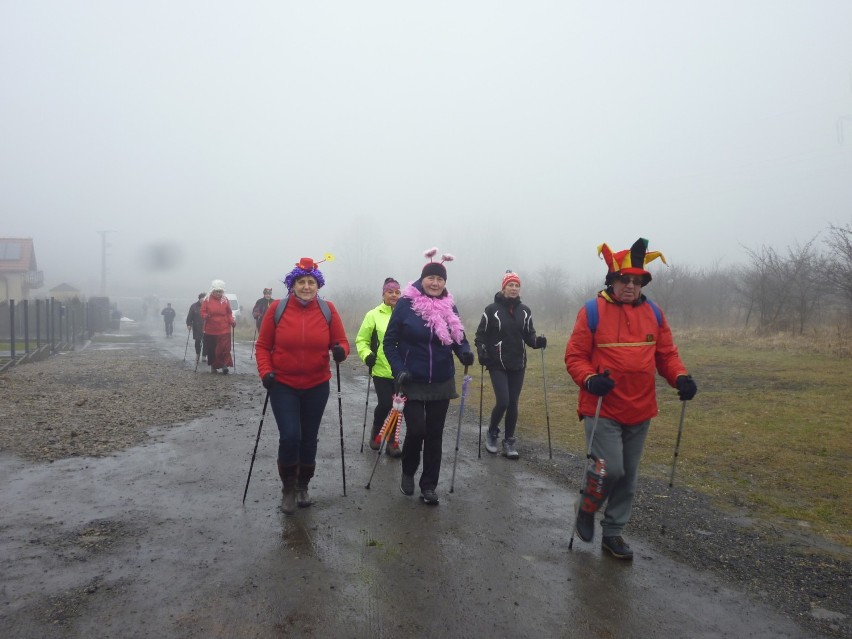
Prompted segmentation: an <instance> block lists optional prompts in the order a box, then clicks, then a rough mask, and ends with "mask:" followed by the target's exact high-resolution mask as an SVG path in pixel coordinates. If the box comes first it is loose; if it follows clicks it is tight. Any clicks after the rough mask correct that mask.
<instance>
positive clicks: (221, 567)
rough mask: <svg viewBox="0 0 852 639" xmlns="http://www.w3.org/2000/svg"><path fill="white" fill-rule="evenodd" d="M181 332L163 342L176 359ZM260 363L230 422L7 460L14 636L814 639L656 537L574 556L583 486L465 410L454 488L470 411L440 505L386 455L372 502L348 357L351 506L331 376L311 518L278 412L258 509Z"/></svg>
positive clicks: (3, 495) (9, 627)
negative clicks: (50, 458) (539, 468)
mask: <svg viewBox="0 0 852 639" xmlns="http://www.w3.org/2000/svg"><path fill="white" fill-rule="evenodd" d="M184 338H185V335H184V336H181V335H180V334H176V336H175V339H174V340H165V339H164V338H163V339H161V340H160V342H161V343H162V346H163V348H164V350H167V351H169V352H170V353H171V355H174V356H177V357H178V358H180V357H182V356H183V346H184V343H183V339H184ZM126 347H127V348H133V346H132V345H127V346H126ZM249 353H250V345H249V344H238V348H237V357H238V359H237V371H236V374H232V375H230V376H227V377H225V376H222V377H221V381H222V383H223V384H231V385H238V386H239V388H240V393H239V394H238V396H237V400H236V401H235V403H234V405H233V406H232V407H231V408H229V409H228V410H221V411H216V412H214V413H212V414H210V415H208V416H205V417H203V418H201V419H198V420H195V421H192V422H190V423H186V424H184V425H180V426H178V427H173V428H169V429H163V430H158V431H155V435H154V437H153V439H152V440H151V442H150V443H148V444H147V445H144V446H140V447H138V448H135V449H132V450H129V451H126V452H122V453H118V454H116V455H114V456H112V457H108V458H103V459H92V458H72V459H66V460H62V461H59V462H55V463H52V464H29V463H24V462H21V461H19V460H17V459H15V458H12V457H9V456H6V457H3V458H2V459H0V461H2V468H0V512H2V536H0V556H1V557H2V559H0V566H2V577H0V584H1V585H2V586H1V588H0V594H2V608H0V636H2V637H20V638H29V637H33V638H35V637H187V638H193V639H195V638H201V637H284V636H289V637H371V638H379V637H403V638H404V637H426V636H429V637H483V636H497V637H589V638H598V637H601V638H603V637H692V638H711V637H712V638H718V637H773V638H776V637H813V636H814V635H813V633H812V632H805V631H803V630H802V629H800V628H799V627H798V626H797V625H795V624H794V623H793V622H792V621H791V620H789V619H788V618H786V617H784V616H782V615H780V614H779V613H776V612H774V611H773V610H770V609H768V608H767V607H766V606H765V605H763V604H762V603H760V602H756V601H754V600H750V599H749V597H747V596H746V595H745V594H743V593H742V592H739V591H737V590H735V589H732V588H730V587H728V586H726V585H725V584H724V583H722V582H720V581H719V579H718V578H716V577H714V576H713V575H711V574H710V573H701V572H696V571H695V570H692V569H690V568H688V567H685V566H683V565H681V564H678V563H676V562H674V561H672V560H670V559H668V558H667V557H665V556H663V555H662V554H660V553H658V552H657V551H656V550H655V549H654V547H653V546H650V545H647V544H645V543H643V542H642V541H641V540H637V539H633V538H631V539H630V542H631V545H632V546H633V548H634V551H635V553H636V558H635V560H634V561H633V562H632V563H629V562H620V561H617V560H614V559H611V558H609V557H608V556H602V555H601V551H600V548H599V544H598V543H594V544H585V543H583V542H581V541H579V539H575V541H574V547H573V550H569V549H568V539H569V535H570V530H569V528H568V520H569V518H570V517H571V508H572V504H573V500H574V498H575V495H576V487H573V486H565V485H561V484H558V483H556V482H554V481H553V480H551V479H549V478H547V477H543V476H541V475H538V474H535V473H533V472H531V471H532V469H531V467H529V466H527V465H526V464H525V463H524V460H523V459H522V460H521V461H519V462H509V461H507V460H505V459H503V458H501V457H495V456H491V455H487V454H486V453H485V452H483V458H482V459H477V456H476V437H477V434H478V427H477V425H476V424H477V418H478V415H477V414H476V408H478V407H471V405H470V404H469V405H468V408H466V412H465V424H464V426H463V428H462V438H461V452H460V454H459V460H458V466H457V471H456V477H455V490H454V492H453V493H450V492H449V485H450V478H451V475H452V461H453V454H454V444H455V434H456V426H457V424H458V412H457V408H458V402H457V401H455V402H453V407H452V408H451V413H450V416H449V417H448V420H447V426H448V428H447V432H446V433H445V437H444V466H443V469H442V473H441V482H440V485H439V486H438V492H439V495H440V497H441V504H440V506H438V507H428V506H425V505H423V504H422V503H421V502H420V501H419V500H418V499H417V498H416V497H405V496H403V495H402V494H400V492H399V489H398V484H399V462H398V461H397V460H392V459H389V458H387V457H383V458H382V459H381V460H380V462H379V464H378V468H377V470H376V474H375V477H374V478H373V480H372V486H371V489H370V490H366V489H365V484H366V482H367V479H368V478H369V476H370V472H371V470H372V468H373V463H374V461H375V453H374V452H372V451H370V450H369V448H368V447H366V446H365V451H364V452H363V453H361V452H359V448H360V443H361V433H362V426H363V420H364V408H365V395H366V393H365V390H366V381H367V380H366V377H365V372H366V371H365V370H364V368H363V366H361V367H357V366H356V365H355V364H354V363H351V362H348V363H344V365H342V366H341V373H342V382H341V383H342V388H343V395H342V400H341V401H342V413H343V424H344V443H345V456H346V465H345V467H346V496H344V495H343V477H342V471H341V452H340V416H339V415H340V413H339V410H338V402H337V394H336V382H335V378H334V377H332V394H331V398H330V400H329V404H328V407H327V409H326V414H325V418H324V421H323V426H322V428H321V434H320V447H319V458H318V467H317V476H316V478H315V479H314V481H313V482H312V484H311V488H312V496H313V497H314V499H315V500H316V504H315V505H314V506H313V507H311V508H308V509H300V510H299V512H298V513H296V514H295V515H292V516H287V515H284V514H282V513H281V511H280V508H279V504H280V487H279V480H278V477H277V471H276V469H275V453H276V446H277V431H276V429H275V420H274V418H273V417H272V414H271V411H269V412H268V413H267V415H266V418H265V421H264V426H263V431H262V435H261V439H260V445H259V447H258V452H257V458H256V461H255V465H254V470H253V474H252V481H251V486H250V488H249V493H248V499H247V500H246V503H245V505H243V504H242V503H241V499H242V495H243V489H244V486H245V481H246V475H247V472H248V467H249V462H250V459H251V453H252V449H253V446H254V442H255V437H256V435H257V430H258V424H259V421H260V417H261V406H262V402H263V396H264V395H263V389H262V387H261V386H260V384H259V382H258V380H257V376H256V373H255V370H254V362H253V360H251V359H249ZM193 364H194V362H193ZM187 365H188V366H189V365H190V364H189V363H188V364H187ZM199 374H209V373H208V372H206V371H205V372H203V373H201V372H200V373H199ZM371 406H372V402H371ZM371 410H372V409H371ZM597 534H599V530H598V531H597ZM596 541H599V539H596Z"/></svg>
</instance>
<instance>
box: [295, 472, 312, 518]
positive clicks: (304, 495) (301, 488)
mask: <svg viewBox="0 0 852 639" xmlns="http://www.w3.org/2000/svg"><path fill="white" fill-rule="evenodd" d="M314 470H316V465H315V464H312V465H310V466H307V465H304V464H302V465H300V466H299V478H298V479H297V480H296V504H297V505H298V506H299V508H307V507H308V506H310V505H311V504H313V503H314V500H313V499H311V497H310V495H308V484H309V483H310V481H311V479H312V478H313V476H314Z"/></svg>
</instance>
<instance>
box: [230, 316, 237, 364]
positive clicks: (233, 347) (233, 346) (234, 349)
mask: <svg viewBox="0 0 852 639" xmlns="http://www.w3.org/2000/svg"><path fill="white" fill-rule="evenodd" d="M236 333H237V328H236V326H232V327H231V353H233V357H231V359H232V360H233V364H234V372H235V373H236V372H237V340H236V337H235V335H236Z"/></svg>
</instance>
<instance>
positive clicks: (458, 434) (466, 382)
mask: <svg viewBox="0 0 852 639" xmlns="http://www.w3.org/2000/svg"><path fill="white" fill-rule="evenodd" d="M471 379H473V378H472V377H471V376H470V375H468V374H467V366H465V367H464V378H463V379H462V396H461V403H460V404H459V427H458V430H457V431H456V454H455V457H453V476H452V478H451V479H450V492H453V487H454V486H455V483H456V463H457V462H458V461H459V441H460V440H461V425H462V416H463V415H464V400H465V399H466V398H467V387H468V385H469V384H470V380H471Z"/></svg>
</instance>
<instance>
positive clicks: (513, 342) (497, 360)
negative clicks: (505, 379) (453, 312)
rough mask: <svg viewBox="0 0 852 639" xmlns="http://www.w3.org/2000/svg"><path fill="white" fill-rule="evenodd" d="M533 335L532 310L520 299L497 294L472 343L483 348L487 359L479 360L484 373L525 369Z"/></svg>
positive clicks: (487, 309)
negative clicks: (493, 370) (485, 368)
mask: <svg viewBox="0 0 852 639" xmlns="http://www.w3.org/2000/svg"><path fill="white" fill-rule="evenodd" d="M535 342H536V334H535V328H534V327H533V321H532V311H530V308H529V306H527V305H526V304H524V303H522V302H521V298H520V297H516V298H511V297H506V296H504V295H503V293H502V292H498V293H497V294H495V295H494V302H493V303H492V304H489V305H488V306H486V307H485V310H484V311H483V312H482V319H480V320H479V327H478V328H477V329H476V339H475V342H474V343H475V344H476V346H477V347H480V346H484V348H485V352H486V354H487V359H486V360H485V361H481V363H484V364H485V366H486V367H487V368H488V370H492V369H498V370H499V369H502V370H507V371H517V370H521V369H524V368H526V367H527V349H526V346H529V347H530V348H535Z"/></svg>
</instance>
